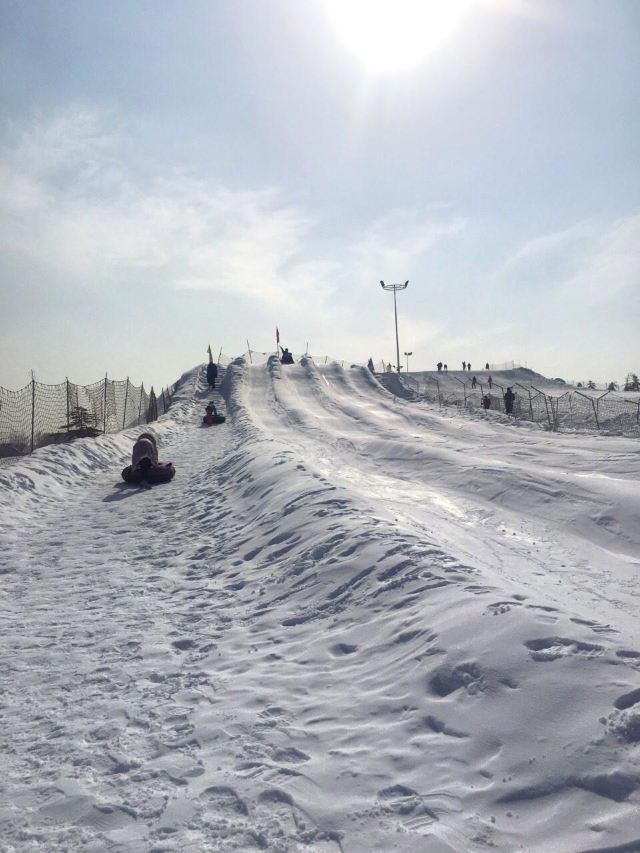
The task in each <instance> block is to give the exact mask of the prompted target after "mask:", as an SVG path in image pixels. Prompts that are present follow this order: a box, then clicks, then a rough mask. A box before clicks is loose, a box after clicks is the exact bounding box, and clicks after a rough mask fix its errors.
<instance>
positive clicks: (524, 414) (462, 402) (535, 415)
mask: <svg viewBox="0 0 640 853" xmlns="http://www.w3.org/2000/svg"><path fill="white" fill-rule="evenodd" d="M395 376H397V374H394V377H395ZM382 378H383V380H384V374H383V377H382ZM394 381H395V379H394ZM399 381H400V382H401V384H402V385H404V387H406V388H407V389H409V390H410V391H411V392H412V393H413V394H415V395H416V397H418V398H421V399H425V400H429V401H431V402H435V403H438V404H439V405H442V406H461V407H464V408H467V409H470V410H474V409H476V410H477V409H485V410H490V411H498V412H502V413H504V414H507V410H506V403H505V394H506V391H507V389H506V387H504V386H503V385H500V384H498V383H496V382H493V383H492V384H491V386H488V385H487V384H481V383H479V382H477V383H476V385H475V386H474V385H473V383H472V381H471V380H469V381H463V380H461V379H457V378H456V377H451V376H450V377H446V376H444V377H443V376H442V375H441V376H440V377H439V378H436V377H431V378H424V379H423V380H422V381H418V380H416V379H414V378H413V377H411V376H409V375H406V374H405V375H404V376H402V377H401V378H400V380H399ZM511 388H512V391H513V394H514V396H513V401H512V409H511V411H510V412H508V414H510V415H511V416H513V417H514V418H518V419H520V420H525V421H531V422H532V423H538V424H542V425H543V426H544V427H546V428H547V429H551V430H594V431H600V432H607V433H610V434H616V435H628V436H640V395H638V394H629V395H628V396H622V395H620V394H616V393H614V392H611V391H607V392H605V393H604V394H602V393H600V394H587V393H583V392H581V391H573V390H572V391H566V392H565V393H564V394H561V395H554V394H549V393H548V392H545V391H543V390H541V389H539V388H537V387H535V386H533V385H524V384H522V383H520V382H516V383H514V384H513V385H512V386H511Z"/></svg>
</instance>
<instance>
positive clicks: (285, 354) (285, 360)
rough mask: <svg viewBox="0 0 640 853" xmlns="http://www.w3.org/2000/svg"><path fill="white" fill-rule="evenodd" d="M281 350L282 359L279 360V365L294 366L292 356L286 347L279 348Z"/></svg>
mask: <svg viewBox="0 0 640 853" xmlns="http://www.w3.org/2000/svg"><path fill="white" fill-rule="evenodd" d="M280 349H281V350H282V358H281V359H280V364H295V362H294V360H293V356H292V355H291V353H290V352H289V350H288V348H287V347H282V346H281V347H280Z"/></svg>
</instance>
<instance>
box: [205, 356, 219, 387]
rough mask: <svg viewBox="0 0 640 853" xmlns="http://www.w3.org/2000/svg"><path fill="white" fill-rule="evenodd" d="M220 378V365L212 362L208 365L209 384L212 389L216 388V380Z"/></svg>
mask: <svg viewBox="0 0 640 853" xmlns="http://www.w3.org/2000/svg"><path fill="white" fill-rule="evenodd" d="M217 378H218V365H217V364H214V362H213V361H210V362H209V364H208V365H207V382H208V383H209V385H210V386H211V387H212V388H215V387H216V379H217Z"/></svg>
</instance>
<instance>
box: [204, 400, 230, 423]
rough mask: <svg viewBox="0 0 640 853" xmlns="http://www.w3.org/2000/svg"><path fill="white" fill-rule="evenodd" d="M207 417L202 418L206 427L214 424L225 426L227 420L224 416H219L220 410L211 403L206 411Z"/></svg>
mask: <svg viewBox="0 0 640 853" xmlns="http://www.w3.org/2000/svg"><path fill="white" fill-rule="evenodd" d="M205 413H206V414H205V415H204V417H203V418H202V423H203V424H204V425H205V426H212V425H213V424H223V423H224V422H225V420H226V418H225V416H224V415H219V414H218V410H217V409H216V404H215V403H213V402H211V403H207V408H206V409H205Z"/></svg>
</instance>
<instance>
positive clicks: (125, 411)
mask: <svg viewBox="0 0 640 853" xmlns="http://www.w3.org/2000/svg"><path fill="white" fill-rule="evenodd" d="M128 398H129V377H128V376H127V384H126V386H125V391H124V412H123V414H122V429H124V424H125V421H126V420H127V399H128Z"/></svg>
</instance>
